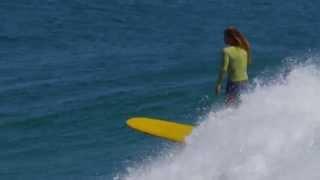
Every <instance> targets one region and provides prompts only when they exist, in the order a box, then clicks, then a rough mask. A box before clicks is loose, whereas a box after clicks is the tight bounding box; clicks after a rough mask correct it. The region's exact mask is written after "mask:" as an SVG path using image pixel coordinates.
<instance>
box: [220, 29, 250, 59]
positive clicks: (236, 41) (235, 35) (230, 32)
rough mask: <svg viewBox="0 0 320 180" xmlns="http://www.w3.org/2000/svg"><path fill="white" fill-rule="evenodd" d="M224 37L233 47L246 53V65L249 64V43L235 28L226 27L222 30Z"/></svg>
mask: <svg viewBox="0 0 320 180" xmlns="http://www.w3.org/2000/svg"><path fill="white" fill-rule="evenodd" d="M224 35H225V36H226V37H228V38H230V39H231V40H232V42H233V43H232V44H231V45H233V46H238V47H240V48H242V49H244V50H246V51H247V54H248V64H250V63H251V50H250V43H249V41H248V40H247V39H246V38H245V36H244V35H243V34H242V33H241V32H240V31H238V30H237V29H236V28H235V27H232V26H231V27H228V28H227V29H225V30H224Z"/></svg>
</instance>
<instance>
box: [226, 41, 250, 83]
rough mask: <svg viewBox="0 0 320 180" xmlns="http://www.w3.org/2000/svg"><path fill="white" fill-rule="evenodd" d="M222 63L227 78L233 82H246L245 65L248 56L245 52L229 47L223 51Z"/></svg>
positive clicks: (238, 48)
mask: <svg viewBox="0 0 320 180" xmlns="http://www.w3.org/2000/svg"><path fill="white" fill-rule="evenodd" d="M223 51H224V58H225V59H224V61H225V63H226V62H227V63H226V64H225V65H226V66H227V67H225V68H226V69H225V70H226V71H227V72H228V76H229V77H228V78H229V79H230V80H231V81H233V82H239V81H246V80H248V74H247V65H248V54H247V52H246V51H245V50H244V49H242V48H240V47H236V46H229V47H226V48H224V49H223Z"/></svg>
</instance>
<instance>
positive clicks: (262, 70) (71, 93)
mask: <svg viewBox="0 0 320 180" xmlns="http://www.w3.org/2000/svg"><path fill="white" fill-rule="evenodd" d="M319 5H320V3H319V2H318V1H316V0H309V1H299V0H292V1H286V2H283V1H276V0H272V1H255V0H247V1H235V0H228V1H221V0H205V1H201V2H200V1H194V0H159V1H150V0H148V1H147V0H108V1H102V0H91V1H84V0H72V1H62V0H42V1H40V0H28V1H27V0H19V1H18V0H2V1H1V2H0V22H1V23H0V47H1V48H0V58H1V60H0V179H1V180H2V179H3V180H14V179H23V180H28V179H30V180H31V179H32V180H35V179H59V180H64V179H113V178H114V177H116V176H117V175H118V174H122V173H126V171H127V168H128V167H130V166H132V164H139V163H142V162H143V161H144V159H145V157H152V156H153V155H157V154H159V152H161V151H165V150H164V149H165V148H166V147H168V146H169V147H170V146H176V145H175V144H171V143H168V142H166V141H163V140H160V139H156V138H152V137H149V136H145V135H142V134H139V133H136V132H134V131H132V130H130V129H128V128H127V127H126V126H125V122H126V120H127V119H128V118H129V117H133V116H149V117H159V118H163V119H171V120H176V121H178V122H185V123H197V120H199V118H200V117H201V116H202V115H204V114H206V113H208V108H209V107H211V106H212V105H216V106H218V105H219V104H221V99H222V97H215V96H214V93H213V92H214V91H213V90H214V82H215V79H216V74H217V67H218V64H219V60H220V50H221V48H222V47H223V46H224V44H223V30H224V28H226V27H227V26H229V25H234V26H236V27H238V28H239V29H240V30H241V31H242V32H243V33H244V34H245V35H246V36H247V38H248V39H249V41H250V42H251V44H252V51H253V65H252V66H251V67H250V72H249V73H250V74H249V75H250V77H251V79H254V78H256V77H262V78H268V77H270V76H273V75H275V73H277V72H278V69H279V68H281V67H283V66H284V65H283V60H284V59H286V58H288V57H292V56H293V57H296V56H300V55H304V54H308V53H310V52H316V51H317V49H318V48H319V45H320V37H319V35H318V34H319V33H318V32H319V31H320V21H319V18H320V15H319V13H318V7H320V6H319ZM298 61H304V60H303V59H301V60H300V59H298Z"/></svg>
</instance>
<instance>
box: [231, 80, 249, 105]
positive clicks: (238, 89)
mask: <svg viewBox="0 0 320 180" xmlns="http://www.w3.org/2000/svg"><path fill="white" fill-rule="evenodd" d="M247 89H248V81H241V82H233V81H230V80H228V82H227V87H226V104H229V103H234V102H239V100H240V95H241V94H242V93H244V92H245V91H247Z"/></svg>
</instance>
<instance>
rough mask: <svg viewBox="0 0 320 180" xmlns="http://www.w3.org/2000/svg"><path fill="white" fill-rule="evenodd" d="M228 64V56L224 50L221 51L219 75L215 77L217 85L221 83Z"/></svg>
mask: <svg viewBox="0 0 320 180" xmlns="http://www.w3.org/2000/svg"><path fill="white" fill-rule="evenodd" d="M228 66H229V56H228V54H227V53H226V52H225V51H223V52H222V62H221V65H220V70H219V75H218V79H217V85H221V83H222V81H223V79H224V75H225V74H226V73H227V71H228Z"/></svg>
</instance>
